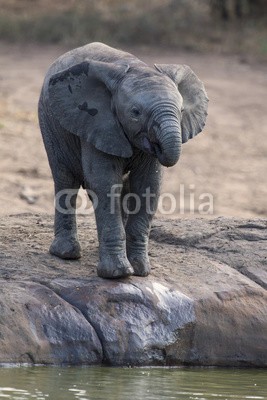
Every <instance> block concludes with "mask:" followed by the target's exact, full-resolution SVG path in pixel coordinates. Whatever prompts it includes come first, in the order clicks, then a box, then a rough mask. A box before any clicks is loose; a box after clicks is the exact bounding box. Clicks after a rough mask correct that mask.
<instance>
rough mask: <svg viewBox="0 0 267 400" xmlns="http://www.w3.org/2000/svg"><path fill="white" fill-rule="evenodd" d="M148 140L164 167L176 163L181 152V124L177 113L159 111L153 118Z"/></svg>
mask: <svg viewBox="0 0 267 400" xmlns="http://www.w3.org/2000/svg"><path fill="white" fill-rule="evenodd" d="M150 132H151V135H150V136H151V137H150V140H151V142H152V143H153V147H154V151H155V153H156V156H157V158H158V160H159V162H160V163H161V164H162V165H164V166H165V167H171V166H173V165H175V164H176V163H177V161H178V160H179V157H180V153H181V145H182V135H181V124H180V121H179V118H178V117H177V113H176V114H174V113H170V110H168V112H167V113H164V112H161V113H160V115H157V118H154V119H153V123H152V127H151V129H150Z"/></svg>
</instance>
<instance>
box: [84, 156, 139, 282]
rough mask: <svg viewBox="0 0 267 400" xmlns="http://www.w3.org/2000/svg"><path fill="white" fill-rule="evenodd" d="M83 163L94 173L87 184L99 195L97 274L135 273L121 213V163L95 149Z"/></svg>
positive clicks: (96, 211) (96, 209)
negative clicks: (127, 246)
mask: <svg viewBox="0 0 267 400" xmlns="http://www.w3.org/2000/svg"><path fill="white" fill-rule="evenodd" d="M83 162H84V169H85V170H86V171H90V172H91V173H90V175H88V176H87V177H86V186H87V188H89V190H90V191H92V193H93V196H94V198H95V205H94V206H95V218H96V225H97V233H98V241H99V263H98V266H97V274H98V276H100V277H102V278H121V277H127V276H129V275H133V272H134V271H133V268H132V266H131V264H130V263H129V261H128V259H127V254H126V235H125V229H124V226H123V221H122V214H121V199H120V197H121V190H122V186H123V185H122V175H123V173H122V169H123V168H122V166H121V162H120V161H119V160H118V159H116V158H115V157H112V156H108V155H105V154H104V153H100V152H97V150H95V151H92V152H91V153H90V158H89V157H86V158H84V161H83ZM100 167H101V168H100ZM89 190H88V192H89ZM89 195H90V192H89Z"/></svg>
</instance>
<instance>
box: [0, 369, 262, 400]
mask: <svg viewBox="0 0 267 400" xmlns="http://www.w3.org/2000/svg"><path fill="white" fill-rule="evenodd" d="M2 398H3V399H4V398H5V399H12V400H13V399H14V400H15V399H16V400H24V399H25V400H26V399H36V400H45V399H53V400H72V399H73V400H74V399H79V400H100V399H101V400H102V399H103V400H107V399H108V400H113V399H114V400H115V399H116V400H127V399H131V400H135V399H138V400H139V399H140V400H148V399H151V400H152V399H153V400H158V399H161V400H162V399H163V400H164V399H181V400H189V399H190V400H205V399H220V400H226V399H263V400H267V370H263V369H220V368H109V367H62V368H59V367H21V366H20V367H4V368H0V399H2Z"/></svg>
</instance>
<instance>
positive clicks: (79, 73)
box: [39, 43, 208, 278]
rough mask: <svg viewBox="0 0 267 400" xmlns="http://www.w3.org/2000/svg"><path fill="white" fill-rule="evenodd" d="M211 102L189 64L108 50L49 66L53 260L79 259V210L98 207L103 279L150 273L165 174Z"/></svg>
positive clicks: (44, 98) (44, 111)
mask: <svg viewBox="0 0 267 400" xmlns="http://www.w3.org/2000/svg"><path fill="white" fill-rule="evenodd" d="M207 104H208V98H207V95H206V92H205V89H204V86H203V84H202V82H201V81H200V80H199V79H198V78H197V76H196V75H195V74H194V72H193V71H192V70H191V69H190V68H189V67H188V66H186V65H165V64H164V65H154V66H153V67H151V66H148V65H147V64H145V63H144V62H142V61H140V60H139V59H138V58H136V57H135V56H133V55H132V54H129V53H125V52H123V51H120V50H116V49H113V48H111V47H109V46H106V45H104V44H102V43H91V44H88V45H86V46H84V47H80V48H77V49H74V50H72V51H70V52H68V53H66V54H64V55H63V56H61V57H60V58H58V59H57V60H56V61H55V62H54V64H52V66H51V67H50V68H49V70H48V72H47V75H46V77H45V80H44V84H43V88H42V92H41V95H40V100H39V122H40V128H41V132H42V135H43V141H44V144H45V148H46V151H47V155H48V159H49V164H50V167H51V170H52V174H53V179H54V182H55V195H56V209H55V238H54V240H53V242H52V244H51V247H50V253H52V254H54V255H56V256H58V257H61V258H65V259H76V258H79V257H80V245H79V242H78V239H77V232H76V218H75V212H74V211H73V210H75V204H76V198H77V193H78V190H79V188H80V186H81V185H82V186H83V187H84V188H85V189H86V190H87V192H88V194H89V196H90V198H91V199H93V200H94V208H95V210H94V211H95V217H96V224H97V231H98V240H99V264H98V267H97V273H98V275H99V276H101V277H103V278H119V277H126V276H129V275H139V276H146V275H148V274H149V272H150V263H149V258H148V249H147V247H148V236H149V231H150V226H151V221H152V218H153V215H154V214H155V212H156V208H157V202H158V196H159V190H160V182H161V166H162V165H163V166H166V167H170V166H172V165H174V164H176V163H177V161H178V159H179V157H180V152H181V145H182V143H185V142H187V141H188V139H191V138H192V137H193V136H195V135H197V134H198V133H199V132H201V130H202V129H203V127H204V124H205V120H206V115H207Z"/></svg>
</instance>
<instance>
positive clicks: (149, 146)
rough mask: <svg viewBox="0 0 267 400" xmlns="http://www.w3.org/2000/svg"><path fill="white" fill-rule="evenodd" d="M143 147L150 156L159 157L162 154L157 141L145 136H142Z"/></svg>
mask: <svg viewBox="0 0 267 400" xmlns="http://www.w3.org/2000/svg"><path fill="white" fill-rule="evenodd" d="M143 149H144V151H145V152H147V153H149V154H151V155H152V156H155V157H159V156H161V154H162V150H161V147H160V145H159V143H158V142H152V141H150V140H149V139H148V138H147V137H144V138H143Z"/></svg>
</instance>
